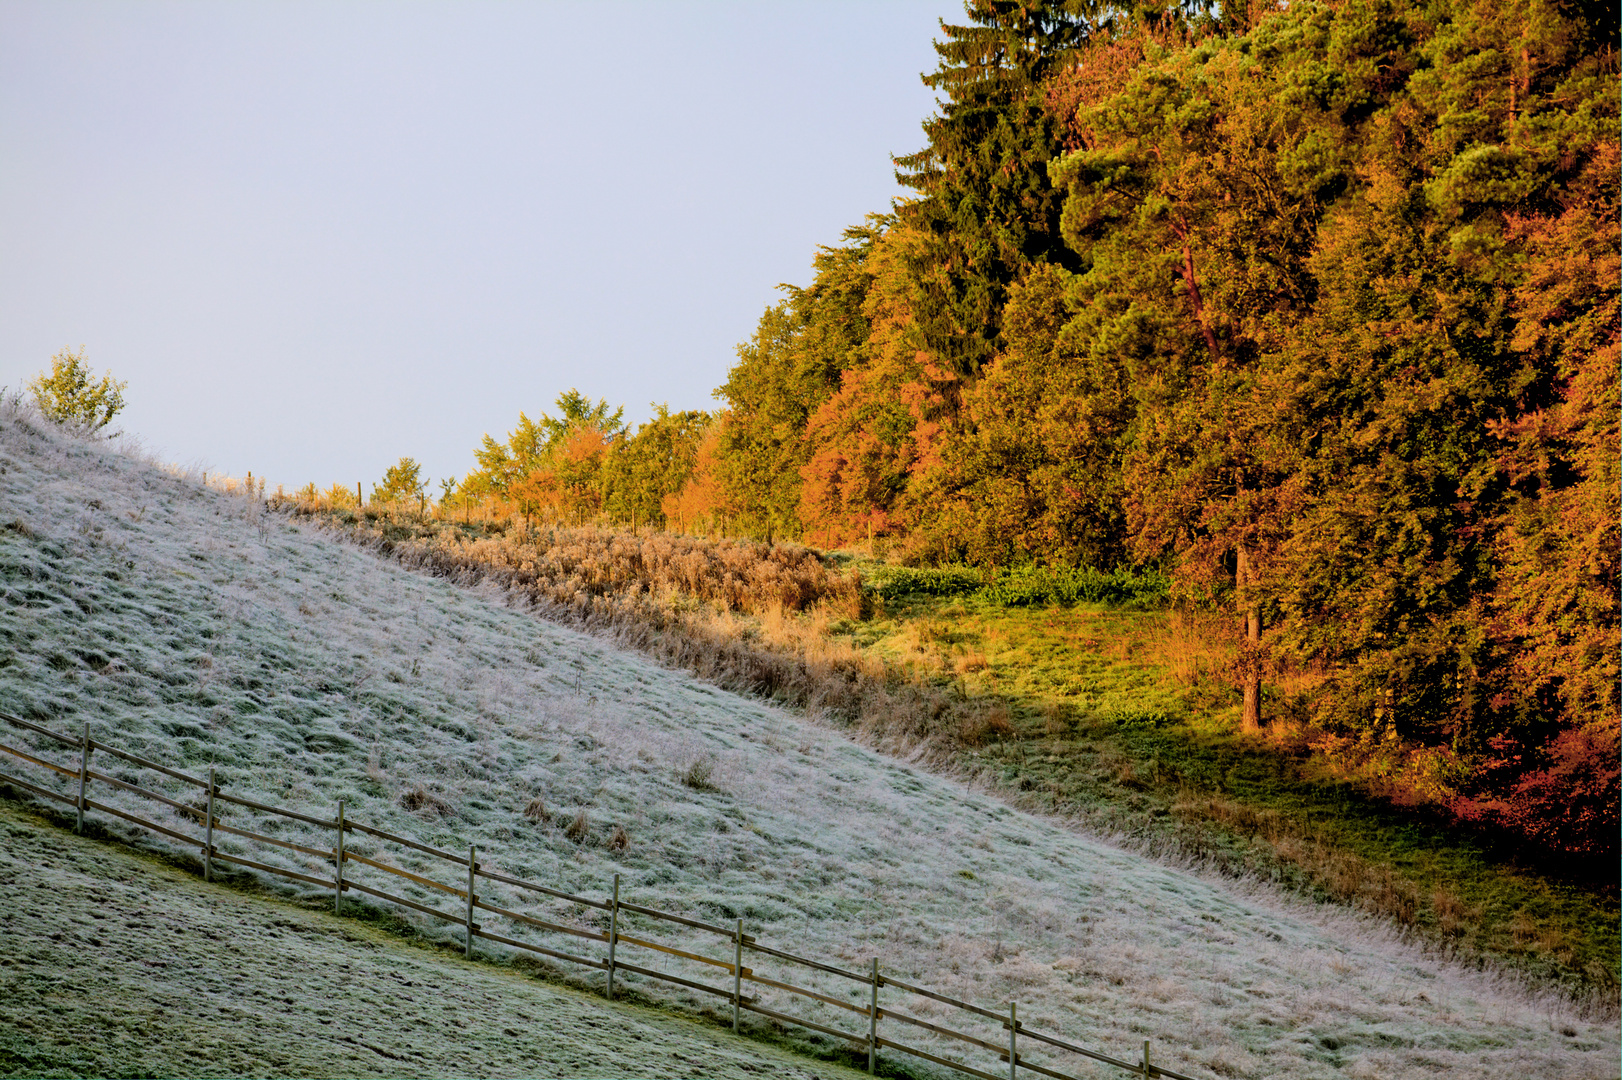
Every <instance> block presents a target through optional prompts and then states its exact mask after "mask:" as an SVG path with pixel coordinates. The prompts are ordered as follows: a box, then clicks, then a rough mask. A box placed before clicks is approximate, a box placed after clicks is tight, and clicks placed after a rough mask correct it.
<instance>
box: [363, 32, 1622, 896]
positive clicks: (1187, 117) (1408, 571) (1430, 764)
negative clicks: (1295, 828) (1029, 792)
mask: <svg viewBox="0 0 1622 1080" xmlns="http://www.w3.org/2000/svg"><path fill="white" fill-rule="evenodd" d="M968 10H969V14H968V19H967V20H966V21H965V23H964V25H948V26H943V27H942V31H941V34H940V37H939V39H938V42H937V45H936V49H937V51H938V52H939V54H940V66H939V68H938V69H937V70H936V71H935V72H933V73H930V74H928V75H926V76H925V82H926V83H927V84H928V85H929V86H930V87H932V88H933V89H934V90H935V91H936V93H937V95H938V97H939V100H940V101H941V107H940V110H939V112H938V113H937V114H936V115H934V116H932V117H930V118H928V119H926V120H925V121H924V125H923V129H924V136H925V140H924V141H925V145H924V146H923V148H922V149H920V150H918V151H917V152H916V153H913V154H910V155H907V156H903V157H899V158H897V159H896V160H895V162H894V167H895V169H896V170H897V177H898V178H899V179H900V181H901V182H902V183H903V184H904V185H905V187H906V188H907V189H908V190H909V191H910V195H909V196H908V197H907V198H905V199H902V200H898V201H897V202H896V203H895V205H893V206H891V207H889V208H888V209H883V210H876V211H875V212H874V213H873V214H871V215H870V216H869V217H868V218H867V219H866V220H864V221H861V222H859V223H855V224H853V225H852V226H851V227H850V228H848V229H847V230H846V231H845V233H844V236H843V237H842V238H841V239H840V240H839V242H837V243H834V244H831V245H829V246H827V247H823V248H821V249H819V250H817V251H816V252H815V253H814V255H813V260H812V262H813V275H812V277H811V279H810V281H809V283H807V284H805V285H802V286H788V285H785V286H783V291H784V296H783V299H782V300H781V301H780V302H779V303H777V304H776V305H774V306H772V307H770V308H768V309H767V310H766V311H765V312H764V313H763V314H762V315H761V317H760V321H759V323H758V325H757V327H756V328H755V330H754V332H753V334H752V335H751V336H750V337H749V338H748V340H746V341H744V342H743V343H742V344H741V345H740V346H739V347H738V355H737V362H736V365H735V366H734V367H733V368H732V369H731V372H730V374H729V376H728V378H727V380H726V382H725V383H724V384H723V385H722V386H720V387H719V388H718V389H716V391H715V396H716V398H717V399H718V402H719V407H718V409H717V410H716V411H714V412H693V411H689V412H676V413H672V412H670V411H668V410H667V409H659V410H657V412H656V414H655V416H654V417H653V418H652V419H651V420H649V421H648V422H647V423H645V424H642V425H640V426H638V427H636V428H635V429H634V430H633V429H630V428H628V427H627V426H626V425H625V424H624V423H623V410H621V409H616V408H613V407H611V406H610V405H609V404H607V403H606V402H603V401H596V402H593V401H592V400H590V399H588V398H587V397H585V396H583V395H581V394H579V393H576V392H574V391H570V392H568V393H565V394H563V395H562V396H561V397H559V398H558V400H557V402H556V405H555V406H554V407H553V409H554V411H555V413H556V415H552V414H551V413H546V414H541V415H540V419H539V420H531V419H530V418H529V416H528V415H527V414H526V415H521V416H520V417H519V419H518V423H517V426H516V428H515V429H514V430H512V431H511V432H510V433H509V434H508V435H507V437H506V438H505V439H496V438H492V437H490V436H488V435H487V436H486V437H485V439H484V442H483V445H482V446H481V447H480V448H479V449H478V450H477V457H478V462H479V467H478V468H477V469H476V470H475V471H473V472H472V473H470V474H469V475H468V476H466V477H465V478H463V479H462V480H460V481H459V482H457V483H451V482H447V483H446V484H445V485H444V486H443V490H442V491H441V492H440V494H441V495H442V496H443V502H444V503H445V504H446V505H452V504H457V503H461V504H463V505H465V504H466V503H467V501H469V500H471V501H473V502H475V503H478V504H481V505H499V506H502V507H505V508H506V509H507V512H509V513H514V514H520V515H522V516H523V517H524V518H526V519H528V518H530V517H532V516H533V517H537V518H541V519H545V520H549V521H553V522H559V523H565V524H589V523H600V524H605V525H617V526H629V527H632V528H636V529H647V528H657V529H664V530H668V531H670V532H680V533H689V534H701V535H711V536H717V537H734V538H752V539H754V540H757V541H761V542H764V543H767V544H770V543H773V542H780V541H786V540H793V541H797V542H799V543H801V544H805V545H809V546H811V547H814V548H820V549H839V548H849V547H860V548H862V549H863V550H865V551H867V552H869V553H872V552H874V551H878V552H880V553H882V554H883V556H884V557H885V558H887V559H888V560H889V561H890V562H891V563H894V564H900V565H905V566H913V567H943V566H945V567H956V568H964V567H967V568H972V569H973V570H974V571H975V572H978V573H981V574H994V573H996V572H998V571H999V570H1004V571H1006V570H1008V569H1009V568H1020V567H1037V568H1042V567H1046V568H1052V569H1055V570H1059V571H1075V570H1080V569H1083V568H1091V570H1097V571H1115V570H1131V571H1137V572H1151V571H1152V572H1154V573H1157V574H1163V575H1164V576H1165V578H1166V579H1167V580H1169V582H1170V586H1169V596H1168V598H1167V602H1168V603H1170V604H1172V605H1177V606H1181V607H1184V608H1186V609H1188V610H1199V611H1205V612H1211V613H1218V614H1220V615H1221V616H1222V618H1223V619H1225V620H1226V625H1229V626H1231V627H1232V628H1233V631H1234V633H1235V635H1236V639H1237V647H1236V649H1235V652H1234V655H1235V657H1236V658H1235V659H1234V660H1233V661H1232V662H1231V664H1230V665H1229V669H1228V676H1229V678H1230V679H1231V682H1232V685H1233V686H1234V687H1235V693H1236V694H1237V695H1238V696H1239V700H1241V701H1242V707H1241V709H1240V711H1239V714H1238V715H1239V718H1240V726H1241V728H1242V729H1244V730H1263V729H1265V728H1267V727H1268V726H1269V725H1270V724H1273V723H1275V722H1277V721H1278V720H1280V719H1281V718H1287V719H1292V720H1295V721H1299V722H1303V723H1310V724H1312V725H1314V726H1315V728H1316V729H1317V730H1321V731H1326V732H1333V733H1336V737H1337V738H1339V739H1341V740H1342V743H1343V745H1346V746H1350V747H1352V748H1353V749H1354V750H1355V748H1356V747H1357V746H1360V745H1362V746H1375V745H1390V744H1400V745H1402V746H1404V747H1407V748H1408V752H1409V757H1408V761H1409V763H1410V764H1409V773H1410V780H1411V782H1412V783H1413V784H1414V785H1418V786H1420V787H1424V786H1426V785H1427V784H1428V785H1430V787H1431V788H1432V789H1433V793H1434V794H1435V796H1436V799H1437V800H1438V801H1439V802H1440V803H1442V804H1443V805H1445V806H1446V807H1447V810H1448V812H1449V813H1450V814H1452V815H1453V817H1454V818H1455V820H1458V821H1460V822H1465V823H1472V822H1473V823H1477V824H1481V825H1484V826H1491V827H1493V828H1496V829H1501V830H1508V831H1510V832H1512V833H1514V834H1516V835H1519V836H1521V837H1522V838H1523V839H1524V840H1526V841H1529V842H1531V843H1533V844H1535V845H1537V846H1540V847H1544V848H1547V849H1551V850H1556V851H1563V852H1567V853H1569V854H1570V855H1571V856H1579V857H1587V858H1596V857H1597V858H1599V859H1601V860H1611V861H1613V862H1614V859H1615V856H1616V835H1615V834H1616V821H1617V799H1618V794H1617V793H1618V700H1617V687H1618V662H1617V661H1618V592H1617V590H1618V579H1617V562H1618V515H1619V508H1618V390H1617V386H1618V309H1617V302H1618V287H1619V285H1618V263H1619V260H1618V244H1619V238H1618V217H1617V201H1618V145H1617V126H1618V116H1617V54H1616V49H1615V43H1614V30H1615V26H1616V11H1615V8H1614V6H1611V7H1606V6H1602V5H1601V6H1594V5H1590V6H1586V7H1585V6H1581V5H1578V4H1574V3H1573V4H1564V5H1562V4H1559V3H1554V2H1546V0H1516V2H1513V3H1507V4H1486V3H1471V2H1466V0H1429V2H1418V0H1346V2H1343V3H1319V2H1314V0H1309V2H1304V3H1288V4H1278V5H1263V4H1254V5H1252V7H1251V8H1250V9H1249V10H1248V11H1244V12H1235V11H1230V10H1227V8H1226V7H1224V8H1222V9H1217V8H1215V7H1205V6H1201V5H1199V4H1188V5H1184V6H1163V7H1160V6H1154V5H1139V6H1112V5H1109V4H1104V3H1091V4H1080V5H1077V4H1065V5H1061V4H1059V3H1052V2H1041V0H1029V2H1024V3H1016V2H1009V0H976V2H972V3H970V4H969V5H968ZM408 471H409V470H408ZM418 479H419V478H418V477H417V476H416V475H415V474H411V475H395V476H393V477H392V480H391V483H393V484H394V485H395V486H396V487H400V485H403V487H401V490H400V491H394V492H392V493H393V494H396V495H397V494H400V493H401V491H409V490H412V489H413V488H414V487H415V486H416V485H417V484H418ZM380 494H382V495H384V496H387V495H389V494H391V492H390V490H389V484H385V485H384V487H383V489H380ZM1613 869H1614V866H1613Z"/></svg>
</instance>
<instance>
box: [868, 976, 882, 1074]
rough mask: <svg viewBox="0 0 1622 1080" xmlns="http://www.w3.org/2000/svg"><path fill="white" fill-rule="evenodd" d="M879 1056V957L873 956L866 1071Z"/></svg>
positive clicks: (871, 1067)
mask: <svg viewBox="0 0 1622 1080" xmlns="http://www.w3.org/2000/svg"><path fill="white" fill-rule="evenodd" d="M878 1056H879V958H878V957H876V956H875V957H874V958H873V996H872V997H871V998H870V999H868V1003H867V1071H868V1072H869V1073H871V1072H872V1071H873V1067H874V1065H875V1064H876V1063H877V1061H878Z"/></svg>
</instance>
